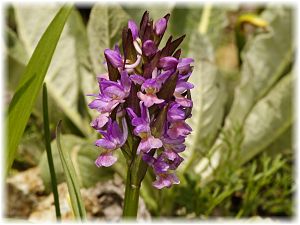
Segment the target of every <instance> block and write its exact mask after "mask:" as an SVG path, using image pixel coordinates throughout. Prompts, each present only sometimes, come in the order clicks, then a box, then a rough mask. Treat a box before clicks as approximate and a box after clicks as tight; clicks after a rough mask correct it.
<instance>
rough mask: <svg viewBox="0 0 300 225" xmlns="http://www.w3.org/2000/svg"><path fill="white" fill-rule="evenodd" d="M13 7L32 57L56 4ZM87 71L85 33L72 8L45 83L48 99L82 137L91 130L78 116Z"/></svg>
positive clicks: (88, 73) (26, 46)
mask: <svg viewBox="0 0 300 225" xmlns="http://www.w3.org/2000/svg"><path fill="white" fill-rule="evenodd" d="M14 8H15V14H16V21H17V25H18V33H19V37H20V39H21V41H22V42H23V43H24V46H25V49H26V51H27V52H28V54H31V52H32V51H33V49H34V48H35V46H36V44H37V40H38V39H39V37H40V36H41V34H42V32H43V29H45V27H46V26H47V24H48V23H49V21H50V20H51V17H52V16H53V15H54V14H55V13H56V12H57V10H58V8H59V5H58V4H49V5H47V6H46V7H41V6H39V5H30V6H29V5H15V6H14ZM90 69H91V68H89V62H88V42H87V36H86V30H85V27H84V24H83V22H82V18H81V16H80V14H79V13H78V11H77V10H75V9H73V10H72V12H71V14H70V17H69V19H68V21H67V23H66V27H65V29H64V31H63V33H62V35H61V38H60V40H59V42H58V47H57V51H56V52H55V54H54V56H53V60H52V63H51V66H50V67H49V71H48V73H47V76H46V78H45V81H46V82H47V88H48V92H49V95H50V97H51V98H52V99H54V101H55V102H56V104H57V105H58V106H59V108H61V109H62V111H63V112H64V113H65V114H66V115H67V116H68V117H69V118H70V119H71V121H72V122H73V123H74V124H75V125H76V126H77V127H78V129H80V131H81V132H82V133H83V134H85V135H87V134H88V133H89V131H90V128H89V126H88V122H87V121H86V120H85V119H84V118H82V116H81V115H80V113H79V109H78V108H79V107H80V106H79V105H78V97H79V92H80V89H81V85H82V83H83V82H82V80H83V79H91V78H92V77H93V75H92V74H91V73H90Z"/></svg>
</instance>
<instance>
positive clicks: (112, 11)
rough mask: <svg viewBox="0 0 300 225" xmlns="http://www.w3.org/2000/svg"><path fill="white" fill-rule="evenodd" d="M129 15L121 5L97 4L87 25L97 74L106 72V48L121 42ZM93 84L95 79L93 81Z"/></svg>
mask: <svg viewBox="0 0 300 225" xmlns="http://www.w3.org/2000/svg"><path fill="white" fill-rule="evenodd" d="M128 19H129V16H128V15H127V13H126V12H125V11H124V10H123V9H122V8H121V6H119V5H110V6H107V5H103V4H95V5H94V6H93V8H92V10H91V14H90V19H89V22H88V25H87V33H88V40H89V53H90V57H91V61H92V65H93V69H94V72H95V76H96V75H97V74H99V73H103V72H105V69H104V66H103V62H104V50H105V49H106V48H113V46H114V45H115V44H120V41H121V37H122V29H123V27H124V26H126V25H127V21H128ZM91 84H93V86H94V87H95V86H97V85H95V81H93V82H91Z"/></svg>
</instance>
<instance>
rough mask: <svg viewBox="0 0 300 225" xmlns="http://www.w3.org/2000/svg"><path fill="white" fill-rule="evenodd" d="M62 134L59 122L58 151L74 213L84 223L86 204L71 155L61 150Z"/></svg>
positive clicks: (57, 129) (57, 134) (57, 132)
mask: <svg viewBox="0 0 300 225" xmlns="http://www.w3.org/2000/svg"><path fill="white" fill-rule="evenodd" d="M60 132H61V121H59V123H58V125H57V128H56V139H57V149H58V152H59V156H60V160H61V164H62V166H63V170H64V174H65V177H66V180H67V185H68V190H69V195H70V199H71V204H72V208H73V213H74V215H75V217H76V218H77V219H81V220H82V221H84V220H86V212H85V208H84V203H83V200H82V197H81V193H80V185H79V182H78V180H77V175H76V172H75V168H74V166H73V164H72V160H71V157H70V155H69V153H68V152H67V151H65V150H63V149H62V148H61V143H60Z"/></svg>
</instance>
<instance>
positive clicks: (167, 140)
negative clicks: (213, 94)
mask: <svg viewBox="0 0 300 225" xmlns="http://www.w3.org/2000/svg"><path fill="white" fill-rule="evenodd" d="M169 17H170V15H169V14H167V15H166V16H164V17H163V18H161V19H158V20H157V21H155V22H153V21H152V20H150V19H149V13H148V12H145V13H144V15H143V17H142V20H141V22H140V25H139V26H138V25H137V24H136V23H135V21H133V20H129V21H128V24H127V27H125V28H124V29H123V32H122V46H121V49H120V48H119V47H118V46H117V45H116V46H115V47H114V49H106V50H105V51H104V57H105V60H106V61H105V65H106V68H107V73H106V74H103V75H101V76H99V77H98V85H99V93H97V94H92V95H90V96H93V97H94V100H93V101H91V103H90V104H89V108H90V109H93V110H96V111H97V112H98V116H97V117H96V118H95V119H94V120H93V121H92V122H91V126H92V127H93V128H94V129H95V130H96V131H97V132H98V133H100V134H101V138H100V139H99V140H97V141H96V142H95V145H96V146H98V147H99V148H100V149H101V153H100V155H99V157H98V158H97V159H96V162H95V163H96V165H97V166H98V167H108V166H111V165H113V164H114V163H115V162H116V161H117V157H116V154H115V151H118V149H121V151H123V153H126V154H124V155H127V158H126V159H127V160H133V158H134V157H141V159H142V160H143V161H144V162H145V165H146V166H147V165H148V167H149V168H150V169H153V171H154V173H155V174H156V180H155V181H154V182H153V186H154V187H155V188H158V189H161V188H165V187H168V188H169V187H171V186H172V185H173V184H179V183H180V181H179V179H178V178H177V176H176V169H177V168H178V167H179V166H180V164H181V163H182V161H183V160H184V159H183V158H182V157H181V156H180V154H181V153H182V152H183V151H185V144H184V143H185V139H186V137H187V136H188V135H189V134H190V133H191V132H192V128H191V127H190V126H189V125H188V123H187V122H186V119H188V118H190V117H191V108H192V106H193V102H192V99H191V95H190V89H192V88H193V87H194V86H193V84H191V83H189V82H188V79H189V77H190V76H191V74H192V70H193V66H192V63H193V62H194V60H193V59H192V58H180V55H181V49H178V47H179V45H180V44H181V42H182V41H183V39H184V37H185V35H183V36H181V37H179V38H177V39H175V40H172V37H170V38H169V39H168V40H167V42H166V44H165V46H163V47H162V48H160V47H159V45H160V42H161V40H162V38H163V36H164V34H165V32H166V29H167V27H168V20H169ZM132 146H135V147H134V148H135V149H130V148H133V147H132ZM128 157H129V158H128ZM130 157H132V159H131V158H130Z"/></svg>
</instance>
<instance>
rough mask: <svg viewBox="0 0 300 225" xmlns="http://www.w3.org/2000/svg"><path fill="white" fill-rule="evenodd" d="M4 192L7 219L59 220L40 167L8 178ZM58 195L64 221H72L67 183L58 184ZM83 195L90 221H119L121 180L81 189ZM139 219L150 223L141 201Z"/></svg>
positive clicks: (120, 213) (117, 178)
mask: <svg viewBox="0 0 300 225" xmlns="http://www.w3.org/2000/svg"><path fill="white" fill-rule="evenodd" d="M5 191H6V192H5V193H6V195H5V196H6V204H5V205H6V209H5V217H6V218H11V219H18V220H19V219H21V220H29V221H31V222H45V221H53V222H54V221H56V217H55V208H54V200H53V195H52V193H51V194H50V195H47V194H46V192H45V188H44V185H43V182H42V180H41V178H40V175H39V168H31V169H28V170H26V171H24V172H20V173H18V174H17V175H14V176H12V177H10V178H8V179H7V181H6V190H5ZM58 192H59V200H60V208H61V213H62V220H63V221H68V220H73V219H74V216H73V213H72V210H71V204H70V199H69V196H68V188H67V184H66V183H62V184H59V185H58ZM81 194H82V197H83V200H84V204H85V208H86V211H87V218H88V220H92V221H120V219H121V215H122V204H123V197H124V184H123V182H122V180H121V178H120V177H118V176H115V177H114V179H113V180H109V181H106V182H99V183H97V184H96V185H95V186H93V187H90V188H82V189H81ZM138 219H139V220H142V221H149V220H150V214H149V212H148V211H147V209H146V206H145V204H144V202H143V200H142V199H140V202H139V214H138Z"/></svg>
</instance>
